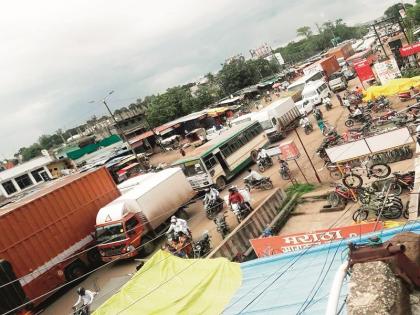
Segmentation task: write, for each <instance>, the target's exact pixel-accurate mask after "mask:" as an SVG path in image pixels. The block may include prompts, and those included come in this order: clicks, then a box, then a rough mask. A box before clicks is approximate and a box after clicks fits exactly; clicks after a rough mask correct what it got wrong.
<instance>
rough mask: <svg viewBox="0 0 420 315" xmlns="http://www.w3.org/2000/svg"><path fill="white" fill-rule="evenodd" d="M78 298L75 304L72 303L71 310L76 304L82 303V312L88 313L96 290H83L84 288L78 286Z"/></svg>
mask: <svg viewBox="0 0 420 315" xmlns="http://www.w3.org/2000/svg"><path fill="white" fill-rule="evenodd" d="M77 294H78V296H79V297H78V299H77V302H76V304H74V305H73V307H72V308H73V310H75V309H76V308H77V306H78V305H79V304H80V303H82V307H83V308H84V314H87V315H89V314H90V305H91V304H92V302H93V299H94V297H95V295H96V292H93V291H90V290H85V288H83V287H80V288H78V289H77Z"/></svg>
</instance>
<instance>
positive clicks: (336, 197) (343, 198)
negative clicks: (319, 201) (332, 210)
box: [327, 184, 358, 207]
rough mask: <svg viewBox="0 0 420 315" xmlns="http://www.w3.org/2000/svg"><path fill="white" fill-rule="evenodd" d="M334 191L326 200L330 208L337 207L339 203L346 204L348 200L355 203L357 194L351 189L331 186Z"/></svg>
mask: <svg viewBox="0 0 420 315" xmlns="http://www.w3.org/2000/svg"><path fill="white" fill-rule="evenodd" d="M333 187H335V189H334V191H333V192H331V193H330V194H329V195H328V197H327V200H328V202H329V203H330V205H331V206H332V207H337V206H338V205H339V204H341V203H345V204H346V203H347V201H348V200H351V201H354V202H357V201H358V197H357V192H356V191H355V190H353V189H350V188H347V187H345V186H344V185H342V184H337V185H333Z"/></svg>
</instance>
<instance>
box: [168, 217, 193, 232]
mask: <svg viewBox="0 0 420 315" xmlns="http://www.w3.org/2000/svg"><path fill="white" fill-rule="evenodd" d="M172 231H173V232H174V233H175V234H176V233H178V232H182V233H184V234H185V235H188V234H189V232H188V224H187V221H185V220H183V219H180V218H177V217H175V216H173V217H172V218H171V226H170V227H169V229H168V231H167V232H166V233H168V234H169V233H171V232H172Z"/></svg>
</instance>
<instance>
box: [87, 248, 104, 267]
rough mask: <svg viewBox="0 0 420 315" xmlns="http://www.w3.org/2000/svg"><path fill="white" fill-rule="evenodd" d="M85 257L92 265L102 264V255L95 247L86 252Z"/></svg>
mask: <svg viewBox="0 0 420 315" xmlns="http://www.w3.org/2000/svg"><path fill="white" fill-rule="evenodd" d="M87 259H88V261H89V265H90V266H92V267H98V266H100V265H102V257H101V254H99V251H98V249H97V248H96V247H95V248H92V249H91V250H89V251H88V252H87Z"/></svg>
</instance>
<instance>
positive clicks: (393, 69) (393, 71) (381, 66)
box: [373, 58, 401, 85]
mask: <svg viewBox="0 0 420 315" xmlns="http://www.w3.org/2000/svg"><path fill="white" fill-rule="evenodd" d="M373 68H374V69H375V72H376V75H377V76H378V78H379V81H381V84H382V85H384V84H386V83H387V82H388V81H389V80H392V79H395V78H397V77H399V76H401V72H400V69H398V65H397V62H396V61H395V59H394V58H391V59H389V60H386V61H383V62H377V63H375V64H374V65H373Z"/></svg>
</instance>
